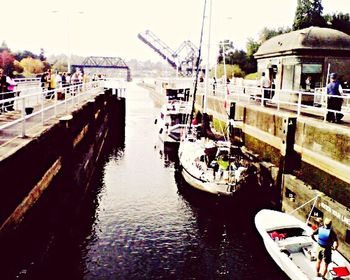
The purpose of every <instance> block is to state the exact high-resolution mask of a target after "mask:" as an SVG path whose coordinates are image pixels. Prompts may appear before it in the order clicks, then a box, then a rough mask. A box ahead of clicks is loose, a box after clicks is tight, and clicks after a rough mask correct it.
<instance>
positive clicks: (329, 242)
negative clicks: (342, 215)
mask: <svg viewBox="0 0 350 280" xmlns="http://www.w3.org/2000/svg"><path fill="white" fill-rule="evenodd" d="M315 235H318V240H317V241H316V239H315ZM311 238H312V239H313V240H315V241H316V242H317V243H318V253H317V263H316V271H317V276H318V277H321V276H322V277H325V276H326V274H327V270H328V265H329V264H330V263H331V261H332V249H333V250H336V249H337V248H338V238H337V235H336V234H335V233H334V231H333V229H332V221H331V220H330V219H328V218H326V219H325V220H324V225H323V226H320V227H319V228H318V229H316V230H315V231H314V232H313V233H312V235H311ZM322 260H324V271H323V273H322V274H320V267H321V263H322Z"/></svg>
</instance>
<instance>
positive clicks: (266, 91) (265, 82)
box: [260, 72, 271, 106]
mask: <svg viewBox="0 0 350 280" xmlns="http://www.w3.org/2000/svg"><path fill="white" fill-rule="evenodd" d="M260 87H261V88H262V89H263V98H264V103H263V104H264V106H265V105H266V100H267V99H268V98H269V97H270V89H271V81H270V79H269V78H268V77H267V76H265V72H262V73H261V80H260Z"/></svg>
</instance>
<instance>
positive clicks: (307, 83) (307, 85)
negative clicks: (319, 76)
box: [305, 75, 312, 91]
mask: <svg viewBox="0 0 350 280" xmlns="http://www.w3.org/2000/svg"><path fill="white" fill-rule="evenodd" d="M311 83H312V78H311V76H310V75H309V76H307V78H306V80H305V90H306V91H311V88H312V86H311Z"/></svg>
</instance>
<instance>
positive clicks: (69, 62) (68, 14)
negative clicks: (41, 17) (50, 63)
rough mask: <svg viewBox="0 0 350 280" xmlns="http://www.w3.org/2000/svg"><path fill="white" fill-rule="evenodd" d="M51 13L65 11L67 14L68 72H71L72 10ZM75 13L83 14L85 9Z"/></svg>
mask: <svg viewBox="0 0 350 280" xmlns="http://www.w3.org/2000/svg"><path fill="white" fill-rule="evenodd" d="M51 13H53V14H59V13H63V14H64V15H65V16H66V23H67V28H66V30H67V33H66V34H67V72H68V73H70V72H71V68H72V67H71V55H72V54H71V33H70V32H71V31H70V30H71V28H70V23H71V18H70V17H71V16H72V13H71V12H70V11H61V10H54V11H51ZM74 14H77V15H82V14H84V11H77V12H75V13H74Z"/></svg>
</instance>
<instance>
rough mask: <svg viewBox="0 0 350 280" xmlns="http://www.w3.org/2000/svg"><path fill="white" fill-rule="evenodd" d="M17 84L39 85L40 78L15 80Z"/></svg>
mask: <svg viewBox="0 0 350 280" xmlns="http://www.w3.org/2000/svg"><path fill="white" fill-rule="evenodd" d="M14 80H15V82H16V83H17V84H26V83H40V78H15V79H14Z"/></svg>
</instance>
